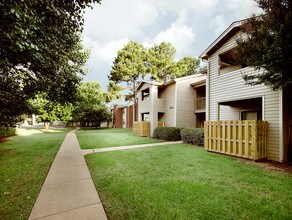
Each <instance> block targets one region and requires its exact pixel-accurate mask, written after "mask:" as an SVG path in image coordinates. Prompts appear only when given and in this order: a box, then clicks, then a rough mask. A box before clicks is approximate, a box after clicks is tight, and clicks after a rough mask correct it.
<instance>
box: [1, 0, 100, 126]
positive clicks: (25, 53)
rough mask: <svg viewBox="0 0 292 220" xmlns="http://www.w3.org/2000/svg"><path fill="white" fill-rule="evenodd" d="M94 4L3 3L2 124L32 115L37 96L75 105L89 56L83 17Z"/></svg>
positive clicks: (85, 1) (36, 0)
mask: <svg viewBox="0 0 292 220" xmlns="http://www.w3.org/2000/svg"><path fill="white" fill-rule="evenodd" d="M95 2H100V0H79V1H40V0H31V1H21V0H15V1H10V0H9V1H1V2H0V21H1V24H0V57H1V59H0V105H1V110H0V117H1V118H0V121H1V122H3V121H5V118H7V117H12V116H13V117H14V116H15V115H16V116H17V115H20V114H22V113H30V107H31V105H29V102H28V100H29V99H32V98H34V96H35V95H36V94H38V93H39V92H41V93H43V92H44V93H46V94H47V98H48V99H49V100H51V101H54V102H62V103H65V102H68V101H69V102H73V101H74V100H75V98H76V90H77V86H78V84H79V82H80V80H81V76H82V75H83V74H84V73H85V70H84V68H83V65H84V64H85V62H86V59H87V57H88V51H85V50H84V49H83V47H82V46H81V37H80V33H81V31H82V25H83V16H82V15H83V14H82V13H83V9H84V8H85V7H87V6H90V5H91V4H92V3H95ZM7 100H11V101H7ZM13 106H17V111H13V110H12V108H13ZM16 116H15V117H16ZM15 117H14V118H15Z"/></svg>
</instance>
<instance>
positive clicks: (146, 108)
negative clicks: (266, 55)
mask: <svg viewBox="0 0 292 220" xmlns="http://www.w3.org/2000/svg"><path fill="white" fill-rule="evenodd" d="M150 87H151V85H149V84H147V83H145V84H144V85H142V87H141V88H140V90H139V91H138V94H137V97H138V117H137V118H138V121H142V116H141V114H142V113H145V112H150V111H151V100H150V98H151V95H150V97H149V98H148V99H147V100H142V91H143V90H145V89H147V88H149V89H150Z"/></svg>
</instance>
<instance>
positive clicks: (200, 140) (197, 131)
mask: <svg viewBox="0 0 292 220" xmlns="http://www.w3.org/2000/svg"><path fill="white" fill-rule="evenodd" d="M180 135H181V139H182V140H183V142H184V143H188V144H194V145H197V146H204V128H183V129H181V131H180Z"/></svg>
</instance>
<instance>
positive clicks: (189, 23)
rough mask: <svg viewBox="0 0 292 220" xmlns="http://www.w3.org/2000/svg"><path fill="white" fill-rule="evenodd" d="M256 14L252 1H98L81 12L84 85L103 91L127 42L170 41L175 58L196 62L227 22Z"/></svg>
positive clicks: (151, 43) (255, 7)
mask: <svg viewBox="0 0 292 220" xmlns="http://www.w3.org/2000/svg"><path fill="white" fill-rule="evenodd" d="M259 12H261V10H260V9H259V8H258V7H257V5H256V3H255V1H253V0H176V1H175V0H123V1H116V0H115V1H114V0H102V2H101V4H96V5H94V6H93V9H90V8H88V9H86V10H85V15H84V18H85V23H84V30H83V33H82V36H83V43H84V45H85V47H86V48H89V49H90V50H91V54H90V58H89V60H88V62H87V64H86V68H87V69H88V70H89V72H88V74H87V75H86V76H85V77H84V81H90V80H94V81H98V82H100V84H101V86H102V88H103V90H104V91H106V89H107V85H108V75H109V74H110V71H111V66H112V63H113V61H114V58H115V57H116V56H117V51H118V50H120V49H122V48H123V47H124V46H125V44H127V42H128V41H130V40H132V41H138V42H139V43H141V44H143V45H144V46H146V47H151V46H153V45H154V44H160V43H161V42H163V41H165V42H170V43H172V44H173V45H174V47H175V48H176V56H175V59H176V60H178V59H180V58H182V57H185V56H193V57H198V56H199V55H200V54H201V53H202V52H203V51H204V49H206V48H207V47H208V46H209V45H210V44H211V43H212V42H213V41H214V40H215V39H216V38H217V37H218V36H219V35H220V34H221V33H222V32H223V31H224V30H225V29H226V28H227V27H228V26H229V25H230V24H231V23H232V22H234V21H237V20H241V19H245V18H247V17H249V16H250V15H251V14H252V13H256V14H258V13H259Z"/></svg>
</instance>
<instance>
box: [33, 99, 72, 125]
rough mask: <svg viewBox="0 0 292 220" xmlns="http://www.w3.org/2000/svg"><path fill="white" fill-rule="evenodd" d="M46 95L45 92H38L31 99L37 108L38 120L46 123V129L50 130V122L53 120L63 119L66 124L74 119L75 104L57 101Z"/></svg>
mask: <svg viewBox="0 0 292 220" xmlns="http://www.w3.org/2000/svg"><path fill="white" fill-rule="evenodd" d="M45 97H46V95H45V94H38V95H36V97H35V98H34V99H33V100H31V103H32V104H33V106H34V107H35V108H36V110H37V120H38V122H44V123H45V124H46V131H48V127H49V124H50V123H52V122H53V121H61V122H63V123H64V124H66V123H68V122H69V121H70V120H71V119H72V111H73V110H74V106H73V104H71V103H63V104H60V103H55V102H52V101H49V100H47V99H46V98H45Z"/></svg>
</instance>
